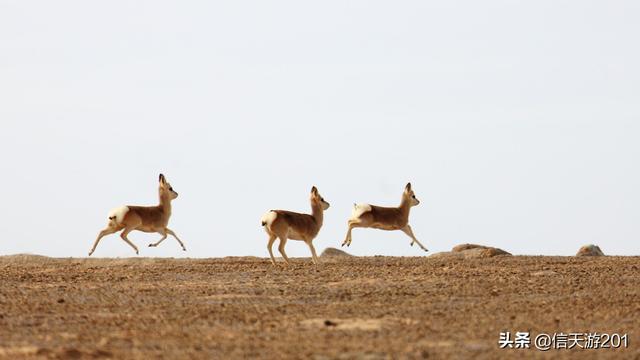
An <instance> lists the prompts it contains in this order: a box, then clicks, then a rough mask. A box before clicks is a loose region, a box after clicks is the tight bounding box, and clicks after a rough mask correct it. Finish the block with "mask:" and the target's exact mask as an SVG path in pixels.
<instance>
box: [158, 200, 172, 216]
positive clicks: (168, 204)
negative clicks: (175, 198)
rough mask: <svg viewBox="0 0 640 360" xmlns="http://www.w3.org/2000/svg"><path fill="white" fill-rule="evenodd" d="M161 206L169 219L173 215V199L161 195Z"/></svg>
mask: <svg viewBox="0 0 640 360" xmlns="http://www.w3.org/2000/svg"><path fill="white" fill-rule="evenodd" d="M160 208H161V209H162V212H163V213H164V216H165V218H166V219H167V220H168V219H169V217H170V216H171V200H170V199H169V198H168V197H165V196H162V195H160Z"/></svg>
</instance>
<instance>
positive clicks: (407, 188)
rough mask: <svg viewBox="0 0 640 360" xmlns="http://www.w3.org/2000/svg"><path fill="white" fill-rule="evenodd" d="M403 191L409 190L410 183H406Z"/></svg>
mask: <svg viewBox="0 0 640 360" xmlns="http://www.w3.org/2000/svg"><path fill="white" fill-rule="evenodd" d="M404 191H406V192H409V191H411V183H407V186H405V187H404Z"/></svg>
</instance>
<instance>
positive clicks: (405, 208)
mask: <svg viewBox="0 0 640 360" xmlns="http://www.w3.org/2000/svg"><path fill="white" fill-rule="evenodd" d="M399 209H400V213H401V214H402V217H403V218H404V219H405V220H408V219H409V211H410V210H411V199H407V198H406V197H405V196H403V197H402V201H401V202H400V206H399Z"/></svg>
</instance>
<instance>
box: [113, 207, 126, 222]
mask: <svg viewBox="0 0 640 360" xmlns="http://www.w3.org/2000/svg"><path fill="white" fill-rule="evenodd" d="M128 212H129V207H128V206H120V207H118V208H115V209H113V210H111V211H110V212H109V222H110V223H113V224H114V225H120V224H122V221H123V220H124V216H125V215H127V213H128Z"/></svg>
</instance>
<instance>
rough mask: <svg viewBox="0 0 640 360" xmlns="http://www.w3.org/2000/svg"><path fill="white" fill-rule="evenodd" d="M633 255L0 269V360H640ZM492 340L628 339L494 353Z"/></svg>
mask: <svg viewBox="0 0 640 360" xmlns="http://www.w3.org/2000/svg"><path fill="white" fill-rule="evenodd" d="M639 267H640V258H639V257H604V258H575V257H523V256H514V257H510V256H500V257H494V258H489V259H437V258H428V257H419V258H394V257H369V258H358V257H353V258H324V259H323V263H322V265H321V266H320V267H319V269H318V271H315V270H314V268H313V267H312V266H311V265H310V263H309V262H308V260H307V259H295V260H294V262H293V266H292V267H291V268H289V269H286V270H285V269H280V268H273V267H272V266H271V265H270V263H269V262H268V261H267V260H266V259H258V258H224V259H197V260H190V259H179V260H178V259H144V258H132V259H50V258H44V257H37V256H5V257H0V358H12V359H14V358H145V359H149V358H240V357H245V358H246V357H251V358H253V357H257V358H271V359H281V358H284V357H289V358H312V359H330V358H344V359H352V358H361V359H379V358H380V359H385V358H430V359H438V358H480V359H482V358H489V359H494V358H516V357H517V358H581V359H583V358H599V359H600V358H625V359H640V338H639V335H640V276H638V275H639V274H640V271H639ZM501 331H511V332H513V333H515V332H516V331H529V332H531V333H532V334H533V336H535V335H536V334H539V333H541V332H544V333H554V332H564V333H569V332H599V333H602V332H604V333H619V334H628V336H629V347H628V348H627V349H626V350H620V349H618V350H613V349H600V350H576V349H574V350H551V351H549V352H541V351H538V350H534V349H529V350H516V349H507V350H501V349H499V347H498V340H499V333H500V332H501Z"/></svg>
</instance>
